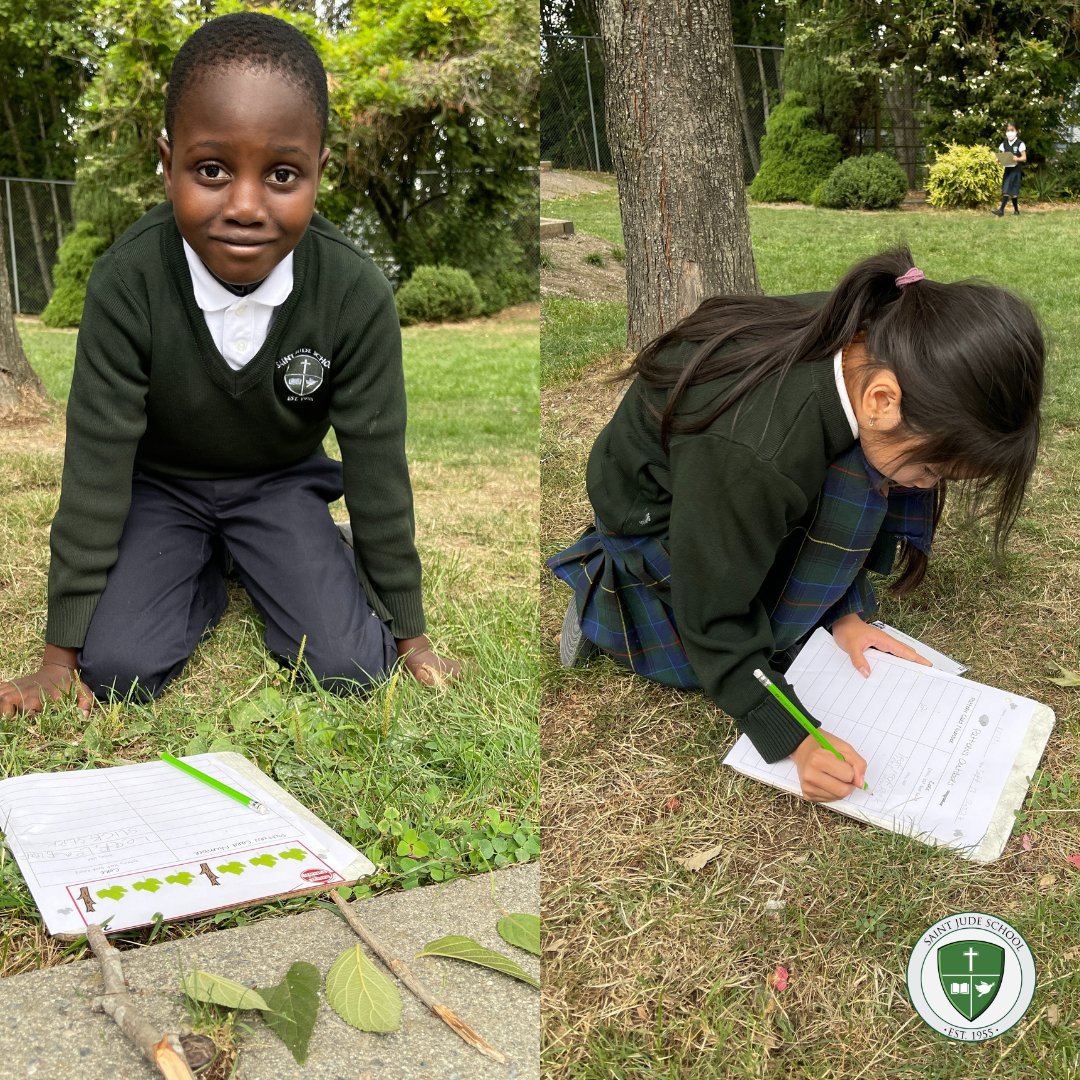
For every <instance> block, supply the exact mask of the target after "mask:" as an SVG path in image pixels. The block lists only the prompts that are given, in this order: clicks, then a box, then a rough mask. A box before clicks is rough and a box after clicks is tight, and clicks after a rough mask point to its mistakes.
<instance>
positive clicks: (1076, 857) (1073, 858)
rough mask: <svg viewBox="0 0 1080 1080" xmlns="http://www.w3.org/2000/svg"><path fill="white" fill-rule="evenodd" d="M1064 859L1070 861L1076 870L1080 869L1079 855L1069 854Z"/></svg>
mask: <svg viewBox="0 0 1080 1080" xmlns="http://www.w3.org/2000/svg"><path fill="white" fill-rule="evenodd" d="M1065 861H1066V862H1067V863H1072V864H1073V866H1075V867H1076V869H1077V870H1080V855H1070V856H1069V857H1068V858H1067V859H1066V860H1065Z"/></svg>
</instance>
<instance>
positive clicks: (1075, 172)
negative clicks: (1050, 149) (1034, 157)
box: [1054, 143, 1080, 199]
mask: <svg viewBox="0 0 1080 1080" xmlns="http://www.w3.org/2000/svg"><path fill="white" fill-rule="evenodd" d="M1054 173H1055V174H1056V176H1057V178H1058V182H1059V184H1060V185H1061V193H1062V195H1064V196H1065V198H1068V199H1080V143H1072V144H1071V145H1070V146H1067V147H1066V148H1065V149H1064V150H1063V151H1062V152H1061V153H1060V154H1058V155H1057V156H1056V157H1055V158H1054Z"/></svg>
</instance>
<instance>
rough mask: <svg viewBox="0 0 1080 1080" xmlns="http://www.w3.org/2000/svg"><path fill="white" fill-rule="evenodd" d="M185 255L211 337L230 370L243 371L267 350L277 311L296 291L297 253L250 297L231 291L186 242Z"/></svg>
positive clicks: (270, 274) (250, 294)
mask: <svg viewBox="0 0 1080 1080" xmlns="http://www.w3.org/2000/svg"><path fill="white" fill-rule="evenodd" d="M184 255H185V256H186V257H187V263H188V269H189V270H190V271H191V286H192V288H193V289H194V291H195V303H196V304H198V305H199V308H200V310H201V311H202V313H203V318H204V319H205V320H206V326H207V329H208V330H209V331H210V336H211V337H212V338H213V339H214V344H215V345H216V346H217V347H218V352H220V353H221V355H222V356H224V357H225V360H226V362H227V363H228V365H229V367H231V368H232V369H233V370H234V371H239V370H240V369H241V368H242V367H243V366H244V365H245V364H246V363H247V362H248V361H249V360H250V359H251V358H252V357H253V356H254V355H255V354H256V353H257V352H258V351H259V350H260V349H261V348H262V347H263V343H264V342H265V341H266V335H267V332H268V331H269V329H270V318H271V316H272V315H273V314H274V308H276V307H278V306H279V305H281V304H283V303H285V300H286V299H287V297H288V295H289V293H291V292H292V287H293V253H292V252H291V251H290V252H289V254H288V255H286V256H285V258H284V259H282V260H281V262H279V263H278V264H277V266H275V267H274V269H273V270H271V271H270V273H269V274H268V275H267V277H266V279H265V280H264V281H263V283H262V284H261V285H260V286H259V287H258V288H257V289H256V290H255V291H254V292H252V293H249V294H248V295H247V296H235V295H233V294H232V293H231V292H229V290H228V289H226V288H225V286H224V285H222V284H221V282H220V281H218V280H217V278H215V277H214V275H213V274H211V273H210V271H209V270H208V269H207V268H206V264H205V263H204V262H203V261H202V259H200V258H199V256H198V255H196V254H195V252H194V250H193V249H192V248H191V246H190V245H189V244H188V242H187V241H186V240H185V241H184Z"/></svg>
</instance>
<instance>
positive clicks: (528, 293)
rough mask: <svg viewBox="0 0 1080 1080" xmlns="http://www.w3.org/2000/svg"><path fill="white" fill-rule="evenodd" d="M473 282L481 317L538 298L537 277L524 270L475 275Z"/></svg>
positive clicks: (538, 283) (505, 270) (538, 282)
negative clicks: (476, 290) (478, 295)
mask: <svg viewBox="0 0 1080 1080" xmlns="http://www.w3.org/2000/svg"><path fill="white" fill-rule="evenodd" d="M473 280H474V281H475V282H476V287H477V289H478V290H479V291H480V314H481V315H494V314H496V313H497V312H500V311H502V310H503V308H508V307H512V306H513V305H514V304H524V303H526V302H527V301H529V300H538V299H539V298H540V279H539V277H538V276H537V275H536V274H529V273H526V272H525V271H524V270H508V269H504V270H496V271H495V272H494V273H490V274H475V275H474V276H473Z"/></svg>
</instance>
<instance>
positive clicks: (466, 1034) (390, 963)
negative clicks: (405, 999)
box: [330, 891, 510, 1065]
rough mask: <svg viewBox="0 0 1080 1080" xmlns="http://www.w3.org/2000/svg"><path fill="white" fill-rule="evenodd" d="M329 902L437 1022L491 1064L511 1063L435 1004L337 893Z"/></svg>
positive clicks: (402, 962)
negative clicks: (439, 1021)
mask: <svg viewBox="0 0 1080 1080" xmlns="http://www.w3.org/2000/svg"><path fill="white" fill-rule="evenodd" d="M330 897H331V899H332V900H333V901H334V903H335V904H336V905H337V908H338V911H340V912H341V914H342V915H343V916H344V918H345V921H346V922H347V923H348V924H349V925H350V926H351V927H352V928H353V930H354V931H355V933H356V936H357V937H358V938H359V939H360V940H361V941H362V942H363V943H364V944H365V945H366V946H367V947H368V948H369V949H370V950H371V951H372V952H373V953H374V954H375V955H376V956H377V957H378V958H379V959H380V960H381V961H382V962H383V963H384V964H385V965H386V966H387V967H388V968H389V969H390V970H391V971H392V972H393V973H394V974H395V975H396V976H397V977H398V978H399V979H400V980H401V981H402V982H403V983H404V984H405V986H406V987H407V988H408V989H409V991H410V992H411V993H412V994H413V995H414V996H415V997H417V998H419V999H420V1001H422V1002H423V1003H424V1004H425V1005H426V1006H427V1007H428V1008H429V1009H430V1010H431V1011H432V1012H433V1013H434V1014H435V1015H436V1016H437V1017H438V1018H439V1019H440V1020H442V1021H443V1023H445V1024H446V1025H448V1026H449V1027H450V1029H451V1030H452V1031H454V1032H456V1033H457V1034H458V1035H459V1036H460V1037H461V1038H462V1039H464V1040H465V1042H467V1043H468V1044H469V1045H470V1046H472V1047H474V1048H475V1049H477V1050H479V1051H480V1053H481V1054H483V1055H484V1056H485V1057H489V1058H491V1059H492V1061H498V1062H499V1063H500V1064H503V1065H505V1064H506V1063H507V1062H508V1061H509V1060H510V1059H509V1058H508V1057H507V1056H506V1055H505V1054H504V1053H503V1052H502V1051H501V1050H496V1049H495V1047H494V1046H492V1045H491V1043H489V1042H488V1041H487V1040H486V1039H485V1038H483V1036H481V1035H480V1034H479V1033H478V1032H477V1031H475V1030H474V1029H473V1028H471V1027H470V1026H469V1025H468V1024H466V1023H465V1021H464V1020H462V1019H461V1017H460V1016H458V1015H457V1014H456V1013H455V1012H454V1011H453V1010H452V1009H450V1008H449V1007H448V1006H446V1005H443V1004H442V1003H441V1002H440V1001H437V1000H436V998H435V995H434V994H432V992H431V991H430V990H429V989H428V988H427V987H426V986H425V985H424V984H423V983H422V982H421V981H420V980H419V979H418V978H417V977H416V976H415V975H414V974H413V973H412V971H411V969H410V968H409V965H408V964H406V963H405V961H404V960H399V959H398V958H397V957H396V956H394V954H393V953H392V952H390V951H389V950H388V949H387V948H386V947H385V946H384V945H383V944H382V942H380V941H379V939H378V938H376V937H375V936H374V935H373V934H372V933H371V931H370V930H369V929H368V928H367V927H366V926H364V924H363V923H362V922H361V921H360V920H359V918H357V916H356V913H355V912H354V911H353V910H352V908H350V907H349V905H348V904H346V903H345V901H344V900H342V899H341V897H340V896H338V894H337V892H336V891H334V892H331V893H330Z"/></svg>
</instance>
